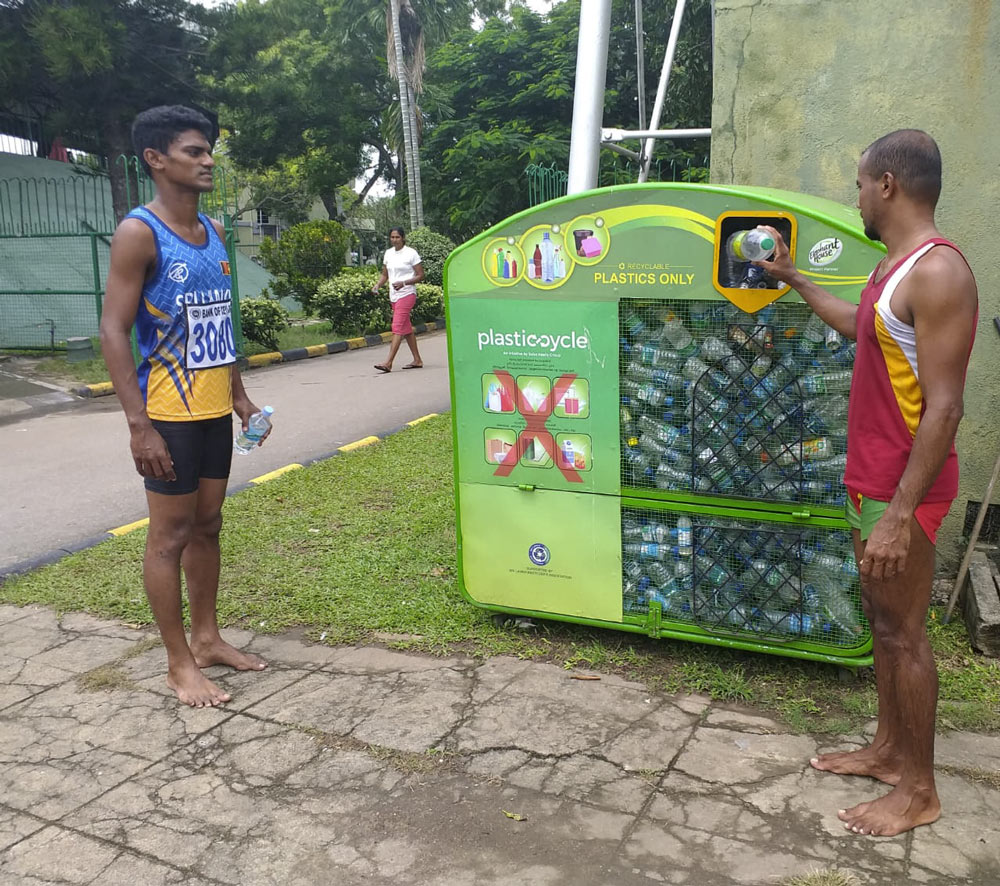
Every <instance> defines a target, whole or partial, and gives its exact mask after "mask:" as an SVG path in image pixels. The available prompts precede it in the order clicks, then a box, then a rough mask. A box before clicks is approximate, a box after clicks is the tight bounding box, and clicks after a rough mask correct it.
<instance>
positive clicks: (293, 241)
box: [260, 221, 354, 314]
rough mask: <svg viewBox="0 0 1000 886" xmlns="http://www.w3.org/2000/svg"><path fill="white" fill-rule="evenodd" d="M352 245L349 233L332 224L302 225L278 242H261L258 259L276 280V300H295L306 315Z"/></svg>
mask: <svg viewBox="0 0 1000 886" xmlns="http://www.w3.org/2000/svg"><path fill="white" fill-rule="evenodd" d="M353 242H354V237H353V235H352V234H351V232H350V231H348V230H347V229H346V228H344V227H343V226H342V225H340V224H338V223H337V222H335V221H310V222H302V223H301V224H297V225H293V226H292V227H290V228H289V229H288V230H287V231H285V232H284V233H283V234H282V235H281V236H280V237H279V238H278V241H277V242H274V241H273V240H264V241H263V243H261V245H260V259H261V263H262V264H263V265H264V267H265V268H266V269H267V270H268V271H270V272H271V273H272V274H273V275H274V277H275V281H274V285H273V287H272V289H273V292H274V295H275V297H276V298H279V299H280V298H286V297H291V298H295V299H297V300H298V302H299V304H301V305H302V309H303V310H304V311H305V312H306V313H307V314H309V313H312V310H313V307H312V303H313V297H314V296H315V295H316V290H317V289H318V288H319V285H320V283H322V282H323V281H324V280H326V279H328V278H330V277H332V276H334V275H335V274H336V273H337V272H338V271H339V270H340V269H341V268H342V267H343V266H344V264H345V256H346V253H347V251H348V250H349V249H350V248H351V245H352V243H353Z"/></svg>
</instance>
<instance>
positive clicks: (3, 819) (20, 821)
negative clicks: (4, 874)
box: [0, 806, 47, 870]
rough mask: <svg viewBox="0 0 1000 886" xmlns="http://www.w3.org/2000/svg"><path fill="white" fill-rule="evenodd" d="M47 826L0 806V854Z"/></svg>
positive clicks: (30, 817)
mask: <svg viewBox="0 0 1000 886" xmlns="http://www.w3.org/2000/svg"><path fill="white" fill-rule="evenodd" d="M46 826H47V825H46V824H45V822H44V821H40V820H39V819H37V818H35V817H33V816H30V815H25V814H24V813H23V812H18V811H17V810H16V809H7V808H5V807H3V806H0V852H3V851H4V850H5V849H7V848H9V847H10V846H13V845H14V844H16V843H20V842H21V841H22V840H24V839H25V838H26V837H29V836H30V835H31V834H34V833H37V832H38V831H41V830H43V829H44V828H45V827H46ZM0 864H2V856H0ZM0 870H2V868H0Z"/></svg>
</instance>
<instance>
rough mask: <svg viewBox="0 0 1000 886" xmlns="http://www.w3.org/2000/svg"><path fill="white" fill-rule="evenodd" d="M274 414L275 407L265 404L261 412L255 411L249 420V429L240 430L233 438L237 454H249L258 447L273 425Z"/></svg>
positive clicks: (234, 450) (234, 449)
mask: <svg viewBox="0 0 1000 886" xmlns="http://www.w3.org/2000/svg"><path fill="white" fill-rule="evenodd" d="M273 414H274V409H273V408H272V407H270V406H265V407H264V408H263V409H262V410H261V411H260V412H255V413H254V414H253V415H251V416H250V421H248V422H247V429H246V430H245V431H244V430H240V432H239V433H238V434H237V435H236V439H235V440H233V452H235V453H236V454H237V455H249V454H250V453H251V452H252V451H253V450H254V449H256V448H257V446H259V445H260V441H261V440H263V439H264V435H265V434H266V433H267V432H268V429H269V428H270V427H271V416H272V415H273Z"/></svg>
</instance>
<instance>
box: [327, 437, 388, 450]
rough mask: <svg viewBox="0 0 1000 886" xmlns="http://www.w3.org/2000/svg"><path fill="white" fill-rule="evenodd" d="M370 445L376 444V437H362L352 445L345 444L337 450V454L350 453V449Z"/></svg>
mask: <svg viewBox="0 0 1000 886" xmlns="http://www.w3.org/2000/svg"><path fill="white" fill-rule="evenodd" d="M372 443H378V437H362V438H361V439H360V440H355V441H354V442H353V443H347V444H345V445H344V446H341V447H339V448H338V449H337V451H338V452H350V451H351V450H352V449H360V448H361V447H362V446H371V445H372Z"/></svg>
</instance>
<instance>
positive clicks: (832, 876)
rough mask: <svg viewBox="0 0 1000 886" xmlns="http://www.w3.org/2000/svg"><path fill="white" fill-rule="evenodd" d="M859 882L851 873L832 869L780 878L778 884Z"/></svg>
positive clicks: (815, 885)
mask: <svg viewBox="0 0 1000 886" xmlns="http://www.w3.org/2000/svg"><path fill="white" fill-rule="evenodd" d="M860 884H861V881H860V880H859V879H858V878H857V877H855V876H854V875H853V874H847V873H844V872H843V871H838V870H836V869H833V870H829V871H813V872H812V873H809V874H802V875H801V876H797V877H789V878H787V879H785V880H782V881H781V882H780V883H779V884H778V886H860Z"/></svg>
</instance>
